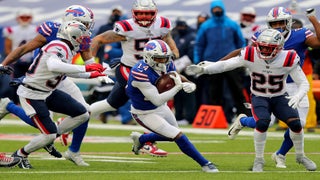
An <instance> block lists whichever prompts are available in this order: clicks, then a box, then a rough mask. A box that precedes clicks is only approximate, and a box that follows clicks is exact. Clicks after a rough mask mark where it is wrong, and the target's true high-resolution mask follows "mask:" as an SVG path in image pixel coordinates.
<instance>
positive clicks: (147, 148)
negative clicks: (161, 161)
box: [140, 142, 168, 157]
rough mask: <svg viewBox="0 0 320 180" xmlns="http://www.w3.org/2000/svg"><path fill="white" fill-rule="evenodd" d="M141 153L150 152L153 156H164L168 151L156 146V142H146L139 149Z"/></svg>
mask: <svg viewBox="0 0 320 180" xmlns="http://www.w3.org/2000/svg"><path fill="white" fill-rule="evenodd" d="M140 152H141V153H145V154H150V155H151V156H155V157H166V156H167V155H168V153H167V152H166V151H164V150H162V149H159V148H158V147H157V146H156V143H151V142H146V143H145V144H144V146H143V147H142V148H141V149H140Z"/></svg>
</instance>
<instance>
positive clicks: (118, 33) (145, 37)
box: [90, 0, 179, 156]
mask: <svg viewBox="0 0 320 180" xmlns="http://www.w3.org/2000/svg"><path fill="white" fill-rule="evenodd" d="M157 12H158V9H157V6H156V4H155V2H154V1H153V0H135V1H134V3H133V6H132V17H133V18H131V19H127V20H122V21H118V22H116V23H115V26H114V29H113V30H109V31H106V32H104V33H102V34H100V35H98V36H96V37H94V38H93V39H92V43H91V50H92V54H93V55H94V56H95V55H96V53H97V51H98V49H99V47H100V46H101V45H102V44H109V43H113V42H121V46H122V50H123V55H122V57H121V60H120V61H121V62H120V64H119V66H117V68H116V73H115V75H116V83H115V85H114V86H113V88H112V90H111V92H110V94H109V96H108V97H107V99H105V100H102V101H98V102H95V103H93V104H91V106H90V112H91V115H92V116H93V117H95V116H97V115H99V114H101V113H103V112H108V111H115V110H117V109H118V108H119V107H121V106H123V105H124V104H125V103H126V102H127V101H128V99H129V98H128V96H127V95H126V93H125V86H126V85H127V80H128V76H129V72H130V69H131V67H132V66H134V65H135V64H136V63H137V62H138V60H140V59H142V57H141V52H142V51H143V48H144V45H145V44H146V43H147V42H148V41H149V40H152V39H162V40H164V41H165V42H166V43H167V44H168V45H169V47H170V49H171V50H172V52H173V54H174V57H175V58H178V57H179V51H178V49H177V47H176V44H175V42H174V40H173V39H172V37H171V34H170V31H171V29H172V26H171V22H170V20H169V19H167V18H165V17H162V16H158V15H157ZM141 150H142V151H144V152H145V153H148V154H151V155H154V156H166V155H167V152H165V151H163V150H160V149H158V148H157V147H156V146H155V145H154V144H153V143H148V144H146V146H144V147H143V148H142V149H141Z"/></svg>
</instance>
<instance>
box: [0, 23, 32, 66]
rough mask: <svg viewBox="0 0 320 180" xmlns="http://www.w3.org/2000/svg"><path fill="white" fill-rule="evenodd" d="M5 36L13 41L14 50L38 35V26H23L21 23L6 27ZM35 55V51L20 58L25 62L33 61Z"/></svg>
mask: <svg viewBox="0 0 320 180" xmlns="http://www.w3.org/2000/svg"><path fill="white" fill-rule="evenodd" d="M2 33H3V37H5V38H8V39H10V40H11V41H12V50H14V49H16V48H17V47H19V46H21V45H23V44H26V43H27V42H28V41H30V40H32V39H33V38H34V37H35V36H36V35H37V26H35V25H29V26H26V27H22V26H20V25H16V26H12V27H6V28H4V29H3V32H2ZM32 57H33V51H32V52H29V53H26V54H24V55H23V56H21V58H20V60H21V61H24V62H31V61H32Z"/></svg>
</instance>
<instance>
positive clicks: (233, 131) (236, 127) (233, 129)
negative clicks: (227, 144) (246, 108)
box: [228, 114, 247, 139]
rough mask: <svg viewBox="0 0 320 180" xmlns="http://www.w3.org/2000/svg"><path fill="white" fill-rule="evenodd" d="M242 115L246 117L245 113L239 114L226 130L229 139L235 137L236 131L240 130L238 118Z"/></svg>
mask: <svg viewBox="0 0 320 180" xmlns="http://www.w3.org/2000/svg"><path fill="white" fill-rule="evenodd" d="M243 117H247V116H246V115H245V114H239V115H238V117H237V118H236V120H235V121H234V122H233V124H232V125H231V127H230V128H229V131H228V136H229V138H230V139H234V138H236V136H237V135H238V133H239V132H240V131H241V129H242V128H243V126H242V125H241V122H240V119H241V118H243Z"/></svg>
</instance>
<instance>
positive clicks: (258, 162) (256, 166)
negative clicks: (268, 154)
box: [252, 158, 264, 172]
mask: <svg viewBox="0 0 320 180" xmlns="http://www.w3.org/2000/svg"><path fill="white" fill-rule="evenodd" d="M263 166H264V159H263V158H255V160H254V163H253V167H252V171H253V172H263Z"/></svg>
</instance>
